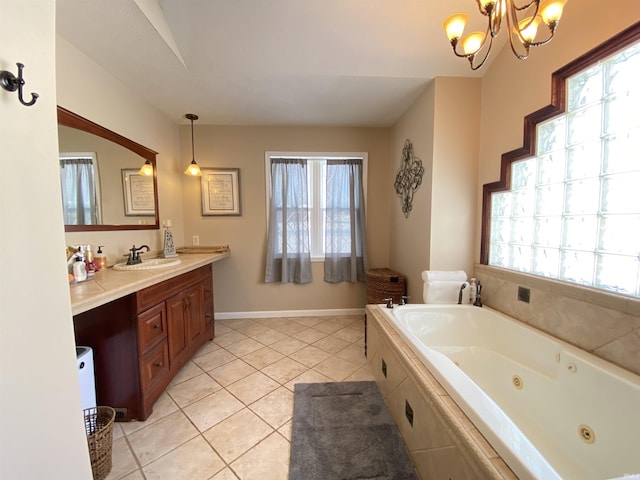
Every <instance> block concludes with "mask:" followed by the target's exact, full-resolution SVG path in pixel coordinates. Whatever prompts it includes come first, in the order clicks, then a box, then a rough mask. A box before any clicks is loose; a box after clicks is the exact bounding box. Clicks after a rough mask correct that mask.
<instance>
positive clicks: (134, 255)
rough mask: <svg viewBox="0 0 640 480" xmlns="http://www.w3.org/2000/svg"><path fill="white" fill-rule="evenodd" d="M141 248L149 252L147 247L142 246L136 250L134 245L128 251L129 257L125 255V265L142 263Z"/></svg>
mask: <svg viewBox="0 0 640 480" xmlns="http://www.w3.org/2000/svg"><path fill="white" fill-rule="evenodd" d="M143 248H146V249H147V250H146V251H147V252H148V251H149V247H148V246H147V245H142V246H141V247H138V248H136V246H135V245H134V246H133V247H131V248H130V249H129V255H125V257H127V265H137V264H138V263H142V259H141V258H140V253H141V252H140V250H142V249H143ZM142 253H144V252H142Z"/></svg>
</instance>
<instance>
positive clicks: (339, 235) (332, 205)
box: [324, 159, 367, 283]
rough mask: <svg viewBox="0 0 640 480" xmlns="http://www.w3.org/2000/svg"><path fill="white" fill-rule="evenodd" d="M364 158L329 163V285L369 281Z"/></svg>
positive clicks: (326, 270)
mask: <svg viewBox="0 0 640 480" xmlns="http://www.w3.org/2000/svg"><path fill="white" fill-rule="evenodd" d="M365 232H366V220H365V211H364V189H363V186H362V159H346V160H327V187H326V227H325V259H324V280H325V282H330V283H338V282H357V281H360V282H365V281H366V271H367V249H366V243H367V242H366V238H365Z"/></svg>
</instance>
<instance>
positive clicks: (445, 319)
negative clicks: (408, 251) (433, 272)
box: [368, 305, 640, 480]
mask: <svg viewBox="0 0 640 480" xmlns="http://www.w3.org/2000/svg"><path fill="white" fill-rule="evenodd" d="M368 308H375V309H378V310H377V315H380V314H382V315H383V316H384V317H385V318H386V319H387V321H388V324H389V325H390V326H391V327H392V328H393V329H395V330H396V331H397V334H399V338H400V339H402V340H404V342H406V343H407V344H408V346H409V348H410V351H411V352H413V354H415V357H417V359H418V360H419V361H420V362H421V363H423V364H424V366H426V368H427V369H428V371H429V372H430V373H431V374H432V375H433V377H435V379H436V380H437V381H438V382H439V383H440V385H441V386H442V387H443V388H444V390H445V391H446V393H447V394H448V395H449V396H450V397H451V398H452V399H453V400H454V402H455V403H456V404H457V406H458V407H460V409H461V410H462V411H463V412H464V413H465V414H466V416H467V417H468V418H469V419H470V420H471V422H473V424H474V426H475V428H477V430H478V431H479V432H481V434H482V435H483V436H484V438H486V440H488V442H489V443H490V444H491V446H492V447H493V448H494V449H495V451H496V452H497V453H498V454H499V456H500V457H502V460H504V462H505V463H506V464H507V465H508V466H509V467H510V469H511V470H512V471H513V472H514V473H515V474H516V475H517V476H518V477H519V478H520V479H522V480H529V479H540V480H552V479H580V480H589V479H594V480H595V479H597V480H605V479H612V478H618V477H625V476H626V477H627V478H628V477H632V478H640V475H639V474H640V377H638V376H636V375H634V374H632V373H630V372H628V371H626V370H624V369H621V368H619V367H617V366H615V365H613V364H610V363H608V362H605V361H603V360H601V359H599V358H597V357H595V356H593V355H590V354H588V353H586V352H585V351H583V350H580V349H577V348H575V347H573V346H571V345H569V344H567V343H565V342H562V341H560V340H558V339H556V338H554V337H551V336H549V335H546V334H544V333H542V332H540V331H538V330H536V329H533V328H531V327H529V326H528V325H525V324H523V323H522V322H518V321H516V320H514V319H512V318H510V317H507V316H505V315H502V314H501V313H499V312H496V311H494V310H491V309H489V308H486V307H485V308H478V307H474V306H468V305H405V306H401V307H396V308H394V309H386V308H384V306H369V307H368ZM391 336H393V334H392V335H391ZM400 350H402V348H401V349H400ZM406 354H407V352H406V348H405V355H406ZM398 355H402V352H399V353H398ZM383 363H384V359H383ZM385 368H386V365H385ZM385 376H386V372H385Z"/></svg>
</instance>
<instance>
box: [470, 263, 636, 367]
mask: <svg viewBox="0 0 640 480" xmlns="http://www.w3.org/2000/svg"><path fill="white" fill-rule="evenodd" d="M475 276H476V278H478V279H479V280H480V281H481V282H482V285H483V287H482V302H483V303H484V304H485V305H487V306H489V307H491V308H493V309H495V310H498V311H499V312H502V313H504V314H505V315H508V316H510V317H512V318H515V319H517V320H520V321H521V322H524V323H526V324H528V325H530V326H532V327H534V328H537V329H539V330H542V331H543V332H545V333H548V334H549V335H553V336H554V337H557V338H559V339H561V340H564V341H565V342H567V343H570V344H572V345H574V346H576V347H578V348H581V349H582V350H585V351H587V352H588V353H591V354H592V355H595V356H597V357H600V358H602V359H604V360H606V361H608V362H611V363H613V364H615V365H618V366H619V367H622V368H625V369H627V370H629V371H630V372H631V373H634V374H636V375H640V299H636V298H631V297H625V296H621V295H615V294H611V293H607V292H604V291H601V290H596V289H593V288H587V287H581V286H578V285H572V284H568V283H565V282H558V281H554V280H551V279H545V278H541V277H537V276H533V275H527V274H525V273H519V272H513V271H510V270H505V269H502V268H497V267H490V266H486V265H475ZM519 286H524V287H528V288H530V289H531V299H530V303H524V302H520V301H518V299H517V298H518V287H519Z"/></svg>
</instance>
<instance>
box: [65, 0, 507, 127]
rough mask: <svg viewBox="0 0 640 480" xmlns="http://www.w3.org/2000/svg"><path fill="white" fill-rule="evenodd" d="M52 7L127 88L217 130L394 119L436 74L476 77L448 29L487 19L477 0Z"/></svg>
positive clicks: (183, 1)
mask: <svg viewBox="0 0 640 480" xmlns="http://www.w3.org/2000/svg"><path fill="white" fill-rule="evenodd" d="M56 5H57V33H58V34H59V35H60V36H62V37H63V38H65V39H66V40H67V41H69V42H70V43H71V44H73V45H74V46H75V47H76V48H78V49H79V50H80V51H82V52H83V53H85V54H86V55H87V56H89V57H90V58H92V59H93V60H94V61H95V62H96V63H98V64H99V65H101V66H102V67H104V68H105V69H106V70H108V71H109V72H111V73H112V74H113V75H114V76H115V77H116V78H118V79H119V80H120V81H122V82H123V83H124V84H126V85H127V86H128V87H129V88H130V89H131V90H133V91H134V92H136V93H137V94H139V95H140V96H142V97H144V98H145V99H146V100H147V101H149V102H150V103H151V104H153V105H155V106H156V107H158V108H159V109H160V110H161V111H163V112H164V113H165V114H166V115H167V116H169V117H170V118H171V119H172V120H174V121H175V122H176V123H188V120H186V119H185V118H184V114H185V113H187V112H192V113H196V114H198V115H199V116H200V120H199V123H200V124H219V125H339V126H390V125H392V124H393V123H394V122H395V121H396V120H397V119H398V118H399V117H400V116H401V115H402V113H404V111H405V110H406V109H407V107H408V106H410V105H411V104H412V103H413V101H414V100H415V99H416V97H417V96H418V94H419V93H420V92H421V91H422V89H423V88H424V87H425V86H426V85H427V83H428V82H429V81H430V80H431V79H433V78H434V77H436V76H441V75H445V76H473V75H475V74H474V73H473V72H471V71H470V69H469V67H468V63H467V61H466V60H464V59H459V58H456V57H454V55H453V54H452V52H451V47H450V45H449V44H448V41H447V39H446V36H445V34H444V31H443V30H442V26H441V25H442V22H443V20H444V19H445V18H446V17H447V16H449V15H450V14H452V13H455V12H458V11H466V12H467V13H469V14H470V16H471V17H472V18H473V17H478V21H480V18H481V16H480V15H479V13H477V7H476V2H474V1H473V0H91V1H89V0H57V2H56ZM143 10H144V11H145V12H146V15H145V13H143ZM152 22H153V24H152ZM154 25H155V26H154ZM481 25H482V24H479V25H478V26H479V28H480V29H481V28H482V27H481ZM172 48H173V49H172ZM174 51H175V52H174ZM492 56H495V52H492ZM485 69H486V67H485ZM479 73H481V72H479Z"/></svg>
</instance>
